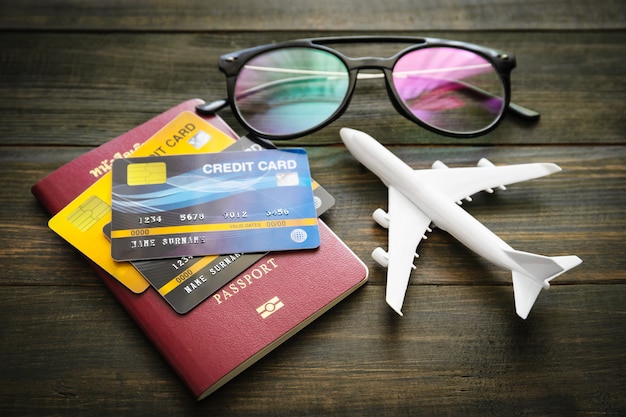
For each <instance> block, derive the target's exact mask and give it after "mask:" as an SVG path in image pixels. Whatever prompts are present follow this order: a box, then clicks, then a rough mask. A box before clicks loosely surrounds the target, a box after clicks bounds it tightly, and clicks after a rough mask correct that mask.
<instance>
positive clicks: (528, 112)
mask: <svg viewBox="0 0 626 417" xmlns="http://www.w3.org/2000/svg"><path fill="white" fill-rule="evenodd" d="M509 110H511V111H512V113H513V114H514V115H516V116H517V117H521V118H522V119H526V120H539V118H540V117H541V113H539V112H536V111H534V110H532V109H529V108H528V107H524V106H521V105H519V104H516V103H513V102H511V103H509Z"/></svg>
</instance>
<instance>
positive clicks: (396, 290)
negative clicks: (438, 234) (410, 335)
mask: <svg viewBox="0 0 626 417" xmlns="http://www.w3.org/2000/svg"><path fill="white" fill-rule="evenodd" d="M430 222H431V220H430V219H429V218H428V217H426V215H425V214H424V213H422V211H421V210H420V209H419V208H417V206H415V204H413V203H412V202H411V201H410V200H409V199H407V198H406V197H405V196H404V195H402V193H400V192H399V191H398V190H396V189H395V188H394V187H392V186H390V187H389V236H388V239H389V251H388V257H389V264H388V266H387V268H388V269H387V294H386V299H387V304H389V305H390V306H391V308H393V309H394V310H395V311H396V312H397V313H398V314H400V315H402V304H403V302H404V295H405V293H406V290H407V287H408V285H409V276H410V275H411V269H412V268H413V259H414V258H415V253H416V249H417V245H418V244H419V242H420V241H421V240H422V238H423V237H425V236H424V234H425V233H426V231H427V230H429V229H428V226H429V225H430Z"/></svg>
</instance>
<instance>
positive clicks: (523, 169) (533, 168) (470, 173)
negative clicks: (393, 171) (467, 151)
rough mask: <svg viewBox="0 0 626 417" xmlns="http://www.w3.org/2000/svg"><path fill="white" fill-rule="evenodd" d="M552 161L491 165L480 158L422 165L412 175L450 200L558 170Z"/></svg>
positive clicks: (460, 198)
mask: <svg viewBox="0 0 626 417" xmlns="http://www.w3.org/2000/svg"><path fill="white" fill-rule="evenodd" d="M560 170H561V168H559V167H558V166H557V165H555V164H548V163H536V164H521V165H509V166H497V167H496V166H494V165H493V164H491V163H490V162H488V161H487V160H481V162H479V166H477V167H468V168H447V169H423V170H416V171H415V175H416V176H417V177H418V178H419V179H420V180H422V181H426V182H428V183H429V184H431V185H433V186H435V187H437V189H438V190H440V191H442V192H443V193H444V194H445V195H447V196H448V197H449V198H450V199H451V200H452V201H460V200H462V199H464V198H467V197H469V196H471V195H473V194H475V193H477V192H479V191H483V190H485V191H491V190H493V189H494V188H498V187H501V186H505V185H508V184H514V183H517V182H522V181H527V180H530V179H533V178H539V177H543V176H545V175H549V174H552V173H555V172H558V171H560Z"/></svg>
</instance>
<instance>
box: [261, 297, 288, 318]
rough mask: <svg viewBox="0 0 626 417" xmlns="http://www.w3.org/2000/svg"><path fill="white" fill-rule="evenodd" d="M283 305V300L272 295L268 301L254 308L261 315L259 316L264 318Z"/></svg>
mask: <svg viewBox="0 0 626 417" xmlns="http://www.w3.org/2000/svg"><path fill="white" fill-rule="evenodd" d="M284 306H285V304H283V302H282V301H280V298H278V297H274V298H272V299H270V300H269V301H267V302H266V303H264V304H263V305H262V306H260V307H258V308H257V309H256V312H257V313H259V314H260V315H261V318H264V319H265V318H267V317H269V316H271V315H272V314H274V313H275V312H276V311H278V310H280V309H281V308H283V307H284Z"/></svg>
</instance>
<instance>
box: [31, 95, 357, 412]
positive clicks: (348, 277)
mask: <svg viewBox="0 0 626 417" xmlns="http://www.w3.org/2000/svg"><path fill="white" fill-rule="evenodd" d="M201 102H202V101H201V100H190V101H186V102H184V103H181V104H179V105H178V106H176V107H173V108H172V109H170V110H168V111H166V112H164V113H162V114H160V115H158V116H157V117H155V118H153V119H151V120H149V121H148V122H146V123H144V124H142V125H140V126H138V127H136V128H134V129H132V130H130V131H129V132H127V133H125V134H123V135H121V136H119V137H117V138H115V139H113V140H111V141H110V142H107V143H105V144H104V145H102V146H100V147H98V148H96V149H94V150H92V151H90V152H88V153H86V154H85V155H83V156H81V157H79V158H77V159H75V160H74V161H71V162H69V163H68V164H66V165H64V166H62V167H60V168H59V169H57V170H56V171H54V172H52V173H51V174H49V175H48V176H46V177H45V178H43V179H42V180H40V181H39V182H37V183H36V184H35V185H34V186H33V187H32V192H33V194H34V195H35V197H36V198H37V199H38V200H39V201H40V202H41V203H42V204H43V205H44V206H45V208H46V209H47V210H48V211H49V212H50V213H51V214H55V213H56V212H58V211H59V210H61V209H62V208H63V207H65V206H66V205H67V204H69V203H70V202H71V201H72V200H73V199H74V198H76V197H77V196H78V195H79V194H80V193H82V192H83V191H84V190H85V189H87V188H88V187H89V186H90V185H92V184H93V183H94V182H95V181H96V180H97V179H98V176H97V175H96V174H97V172H94V171H93V170H94V169H98V167H100V169H103V170H106V166H107V164H109V165H110V163H109V162H108V161H110V160H111V159H112V158H114V157H115V156H116V155H123V154H124V153H125V152H129V151H131V150H132V149H135V147H136V146H139V144H141V143H143V142H144V141H145V140H147V139H148V138H149V137H151V136H152V135H153V134H154V133H156V132H157V131H158V130H159V129H161V128H162V127H163V126H164V125H166V124H167V123H168V122H169V121H171V120H172V119H174V118H175V117H176V115H178V114H179V113H180V112H182V111H185V110H191V111H193V109H194V107H195V105H196V104H198V103H201ZM207 120H208V121H209V122H210V123H212V124H214V125H215V126H216V127H218V128H219V129H221V130H223V131H225V132H228V133H230V134H232V135H233V137H236V135H235V134H234V132H232V130H230V129H229V127H228V126H227V125H226V124H225V123H224V122H223V121H222V120H221V119H220V118H218V117H212V118H208V119H207ZM136 144H137V145H136ZM118 157H119V156H118ZM100 175H101V174H100ZM319 226H320V235H321V242H322V243H321V245H320V247H319V249H315V250H308V251H297V252H296V251H292V252H275V253H269V254H267V255H266V256H265V257H263V258H262V259H261V260H259V261H258V262H257V263H256V264H254V265H253V266H251V267H250V268H248V269H247V270H246V271H244V272H243V273H242V274H241V275H239V276H238V277H236V278H235V279H233V280H232V281H231V282H230V283H228V284H226V285H225V286H224V287H222V289H220V290H219V291H217V292H216V293H215V294H213V296H211V297H209V298H208V299H207V300H206V301H204V302H203V303H202V304H200V305H199V306H197V307H196V308H195V309H193V310H192V311H191V312H189V313H187V314H185V315H179V314H178V313H176V312H175V311H174V310H173V309H172V308H171V307H170V306H169V305H168V304H167V303H166V302H165V300H163V299H162V298H161V296H159V294H158V293H157V292H156V291H155V290H154V289H153V288H152V287H150V288H148V290H146V291H145V292H144V293H142V294H134V293H133V292H131V291H129V290H128V289H126V288H125V287H124V286H123V285H122V284H120V283H119V282H118V281H117V280H116V279H115V278H113V277H111V276H110V275H109V274H107V273H106V272H105V271H104V270H102V269H101V268H100V267H98V266H97V265H96V264H94V263H92V264H91V265H92V267H93V269H94V270H95V271H96V272H97V274H98V275H99V276H100V278H101V279H102V281H103V282H104V283H105V284H106V285H107V287H108V288H109V289H110V290H111V292H112V293H113V295H115V297H116V298H117V299H118V301H119V302H120V303H121V304H122V305H123V306H124V308H125V309H126V310H127V312H128V313H129V314H130V315H131V316H132V318H133V319H134V320H135V321H136V322H137V324H138V325H139V326H140V327H141V328H142V329H143V331H144V332H145V334H146V335H147V336H148V338H149V339H150V340H151V341H152V343H154V345H155V346H156V347H157V349H158V350H159V351H160V352H161V354H162V355H163V357H164V358H165V359H166V360H167V361H168V362H169V364H170V365H171V366H172V367H173V368H174V370H175V371H176V373H177V374H178V375H179V376H180V378H181V379H182V380H183V381H184V383H185V384H186V385H187V386H188V387H189V389H190V390H191V391H192V393H193V394H194V396H195V397H196V398H197V399H198V400H201V399H203V398H205V397H206V396H207V395H209V394H210V393H212V392H213V391H215V390H216V389H218V388H219V387H220V386H222V385H223V384H224V383H226V382H228V381H229V380H230V379H232V378H233V377H235V376H236V375H237V374H239V373H240V372H241V371H243V370H244V369H245V368H247V367H249V366H250V365H252V364H253V363H254V362H255V361H256V360H258V359H259V358H261V357H262V356H264V355H265V354H267V353H268V352H270V351H271V350H272V349H274V348H275V347H276V346H278V345H279V344H280V343H282V342H284V341H285V340H286V339H288V338H289V337H290V336H292V335H293V334H294V333H296V332H297V331H299V330H300V329H302V328H303V327H304V326H306V325H307V324H309V323H310V322H311V321H313V320H314V319H316V318H317V317H319V316H320V315H321V314H322V313H323V312H325V311H326V310H328V309H329V308H331V307H332V306H334V305H335V304H336V303H338V302H339V301H340V300H342V299H343V298H345V297H346V296H347V295H348V294H350V293H351V292H353V291H354V290H356V289H357V288H358V287H360V286H361V285H362V284H364V283H365V281H366V280H367V276H368V270H367V267H366V266H365V265H364V264H363V263H362V262H361V261H360V260H359V259H358V258H357V257H356V255H355V254H354V253H353V252H352V251H351V250H350V249H349V248H348V247H347V246H346V245H345V244H344V243H343V242H342V241H341V240H340V239H339V238H338V237H337V236H336V235H335V234H334V233H333V232H332V231H331V230H330V228H328V226H326V225H325V224H324V223H323V222H322V221H321V220H320V221H319Z"/></svg>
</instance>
